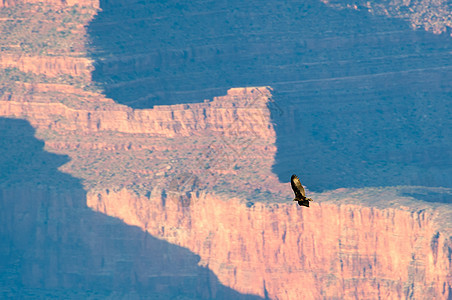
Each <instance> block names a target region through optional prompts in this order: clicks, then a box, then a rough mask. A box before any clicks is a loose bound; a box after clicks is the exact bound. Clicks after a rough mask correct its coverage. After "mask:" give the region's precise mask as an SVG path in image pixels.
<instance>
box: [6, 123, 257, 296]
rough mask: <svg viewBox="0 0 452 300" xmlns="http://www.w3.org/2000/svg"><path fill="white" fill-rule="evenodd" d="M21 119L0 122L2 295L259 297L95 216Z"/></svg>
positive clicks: (184, 254) (189, 256)
mask: <svg viewBox="0 0 452 300" xmlns="http://www.w3.org/2000/svg"><path fill="white" fill-rule="evenodd" d="M34 134H35V130H34V129H33V128H32V127H31V126H30V124H29V123H28V122H26V121H23V120H17V119H7V118H0V170H1V176H0V298H2V299H13V298H14V299H24V298H33V299H37V298H39V299H49V298H64V299H87V298H113V299H124V298H127V299H261V298H259V297H257V296H252V295H244V294H240V293H238V292H236V291H234V290H233V289H230V288H228V287H226V286H224V285H222V284H220V282H219V281H218V279H217V277H216V276H215V275H214V274H213V273H212V272H211V271H210V270H209V269H208V268H204V267H201V266H198V263H199V260H200V258H199V256H198V255H195V254H194V253H192V252H190V251H189V250H187V249H185V248H182V247H179V246H176V245H173V244H170V243H168V242H165V241H162V240H160V239H157V238H155V237H153V236H151V235H149V234H148V233H146V232H143V231H142V230H141V229H139V228H138V227H134V226H128V225H126V224H124V223H123V222H121V221H120V220H119V219H116V218H112V217H109V216H106V215H104V214H101V213H97V212H94V211H92V210H91V209H89V208H88V207H87V206H86V193H85V191H84V190H83V188H82V185H81V183H80V180H79V179H77V178H74V177H72V176H70V175H68V174H64V173H61V172H60V171H58V169H57V168H58V167H59V166H61V165H62V164H64V163H66V162H68V158H67V157H66V156H63V155H57V154H52V153H49V152H46V151H44V149H43V146H44V143H43V142H42V141H40V140H38V139H36V138H35V137H34Z"/></svg>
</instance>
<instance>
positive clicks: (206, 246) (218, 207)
mask: <svg viewBox="0 0 452 300" xmlns="http://www.w3.org/2000/svg"><path fill="white" fill-rule="evenodd" d="M193 197H194V198H193V199H192V204H191V205H190V206H189V207H182V206H181V205H180V203H179V202H178V201H177V199H172V200H171V199H170V200H168V199H167V200H166V201H164V200H162V199H161V197H152V196H150V197H149V198H148V197H139V196H137V195H134V194H133V193H130V192H128V191H127V190H122V191H119V192H116V193H112V192H110V193H105V192H102V193H89V194H88V198H87V199H88V200H87V201H88V206H90V207H92V208H93V209H94V210H96V211H100V212H102V213H105V214H107V215H110V216H116V217H118V218H120V219H121V220H123V221H124V222H126V223H127V224H131V225H135V226H138V227H140V228H142V229H143V230H145V231H147V232H149V233H150V234H152V235H153V236H157V237H159V238H162V239H165V240H167V241H169V242H171V243H175V244H177V245H180V246H183V247H186V248H188V249H190V250H191V251H193V252H194V253H196V254H198V255H199V256H200V257H201V261H200V264H202V265H205V266H208V267H209V268H210V269H211V270H212V271H213V272H214V273H215V274H216V275H217V276H218V278H219V280H220V281H221V282H222V283H223V284H225V285H227V286H230V287H232V288H234V289H236V290H237V291H240V292H243V293H252V294H258V295H260V296H262V297H264V296H268V297H270V298H271V299H321V298H327V299H331V298H334V299H335V298H342V299H343V298H347V299H353V298H354V299H377V298H383V299H401V298H412V299H448V297H452V294H451V284H452V276H451V267H452V256H451V255H452V239H451V236H450V231H445V232H444V231H437V228H436V227H437V224H436V222H440V220H435V210H432V209H424V210H419V209H412V208H408V207H405V208H384V209H382V208H375V207H371V206H370V207H369V206H363V205H362V204H361V205H359V204H341V202H342V201H343V200H344V199H340V197H338V198H339V199H338V198H336V197H337V196H335V195H329V196H326V195H323V196H322V195H320V196H318V198H316V200H315V202H314V203H313V204H311V206H310V208H309V209H300V208H299V207H298V206H297V205H293V204H292V203H278V204H264V203H255V204H254V205H253V206H251V207H248V206H247V205H245V204H244V203H243V202H242V203H240V201H239V199H228V200H225V199H221V198H220V197H218V196H215V195H210V194H203V195H201V196H199V197H195V196H193ZM382 197H384V196H382ZM393 197H394V196H393ZM333 199H334V200H335V201H332V200H333ZM392 201H394V202H397V199H396V197H394V198H393V199H392ZM399 201H400V199H399ZM317 202H319V203H317ZM449 217H450V216H449Z"/></svg>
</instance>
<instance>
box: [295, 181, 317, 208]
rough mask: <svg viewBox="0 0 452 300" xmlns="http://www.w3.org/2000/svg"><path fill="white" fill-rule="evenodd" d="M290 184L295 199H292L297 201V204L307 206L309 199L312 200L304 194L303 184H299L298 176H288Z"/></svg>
mask: <svg viewBox="0 0 452 300" xmlns="http://www.w3.org/2000/svg"><path fill="white" fill-rule="evenodd" d="M290 184H291V185H292V190H293V192H294V193H295V199H293V201H298V205H300V206H302V205H303V206H307V207H309V201H313V200H312V199H311V198H306V194H305V191H304V188H303V186H302V185H301V182H300V179H298V176H297V175H295V174H293V175H292V177H291V178H290Z"/></svg>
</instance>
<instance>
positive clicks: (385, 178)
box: [88, 0, 452, 191]
mask: <svg viewBox="0 0 452 300" xmlns="http://www.w3.org/2000/svg"><path fill="white" fill-rule="evenodd" d="M100 6H101V8H102V11H101V12H99V14H97V15H96V17H95V18H94V20H93V21H92V22H91V23H90V25H89V27H88V32H89V34H90V41H91V44H90V45H91V46H92V54H93V58H94V59H95V70H94V71H93V79H94V80H95V81H98V82H99V83H101V84H102V86H103V87H104V88H105V92H106V95H107V96H108V97H111V98H112V99H114V100H115V101H116V102H119V103H123V104H127V105H128V106H131V107H134V108H147V107H148V108H149V107H153V106H154V105H168V104H176V103H190V102H199V100H200V99H211V98H213V97H214V96H218V95H223V94H225V93H226V90H227V89H229V88H232V87H242V86H271V87H272V88H273V90H274V91H273V100H274V105H275V107H274V108H275V109H273V110H272V123H274V124H275V130H276V139H277V140H276V145H277V147H278V152H277V156H276V160H275V164H274V167H273V171H274V172H275V173H276V174H277V175H278V177H279V179H280V180H281V181H285V180H286V179H287V178H289V177H290V176H291V174H292V173H293V170H302V172H303V173H304V177H305V179H304V180H305V181H304V182H305V184H306V185H307V186H308V187H309V188H310V189H312V190H315V191H323V190H328V189H334V188H340V187H365V186H388V185H423V186H448V187H451V182H452V177H451V171H452V169H451V167H452V166H451V163H450V162H451V161H452V153H451V151H450V149H451V146H452V140H451V137H452V131H451V130H452V124H451V118H450V115H451V113H452V107H451V104H450V103H451V96H450V95H451V94H452V87H451V85H450V82H451V79H452V65H451V62H452V38H451V37H450V36H448V35H446V34H442V35H435V34H432V33H430V32H426V31H424V30H417V31H414V30H413V29H412V27H411V26H410V25H409V23H408V22H406V21H403V20H401V19H396V18H387V17H377V16H373V15H371V14H370V13H368V12H367V11H362V10H339V9H333V8H331V7H329V6H327V5H325V4H323V3H321V2H320V1H317V0H307V1H301V2H300V1H296V2H295V1H294V2H287V3H281V2H280V1H272V2H267V3H261V2H260V1H247V2H246V3H243V2H240V1H237V2H225V1H212V2H202V3H200V2H192V1H167V2H165V3H160V2H159V3H157V2H152V3H150V2H146V3H144V2H124V1H118V0H116V1H101V5H100ZM446 8H447V7H446ZM299 158H302V159H299Z"/></svg>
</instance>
